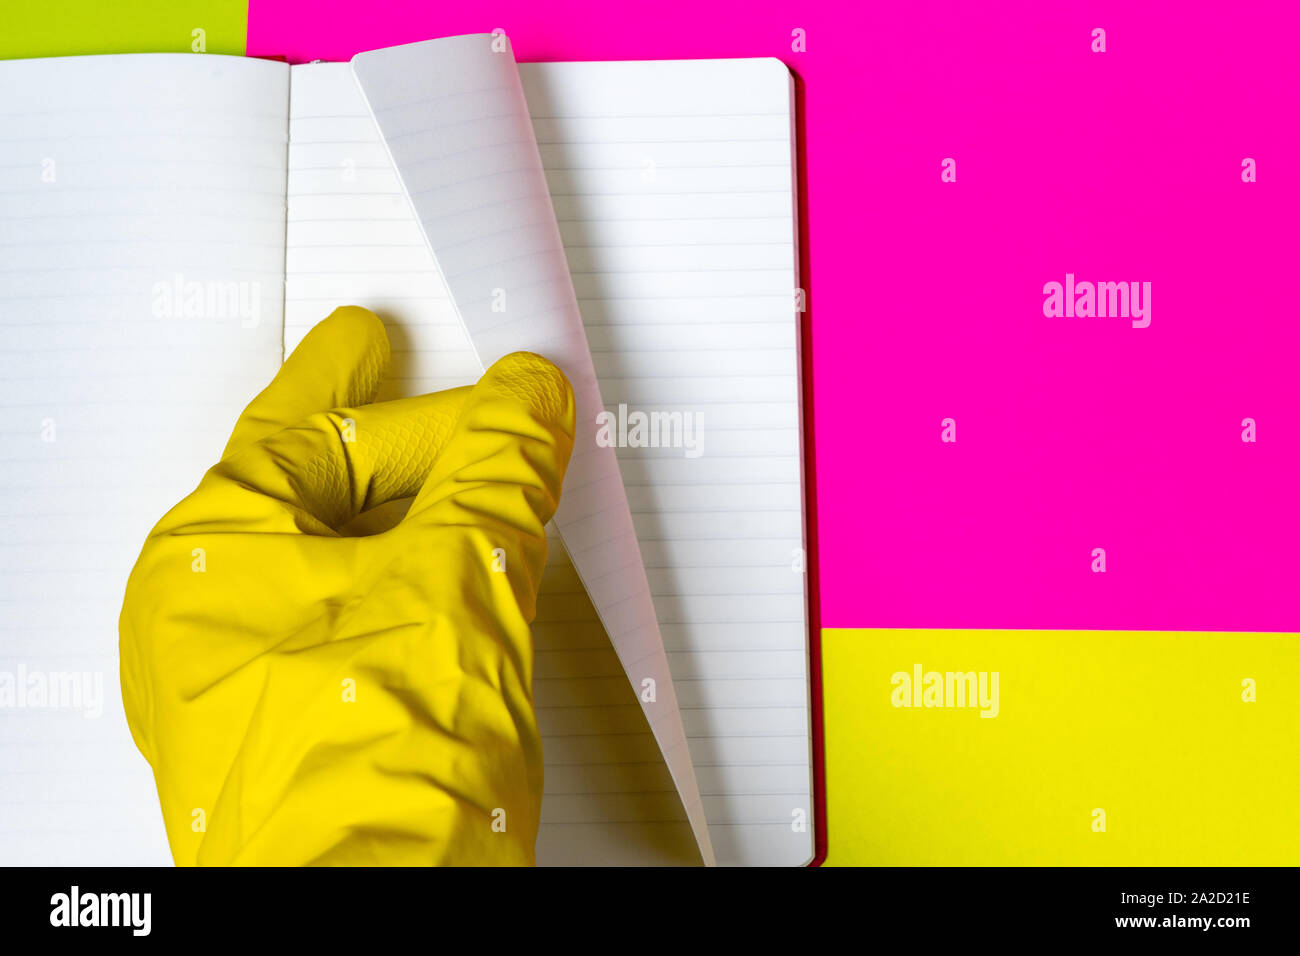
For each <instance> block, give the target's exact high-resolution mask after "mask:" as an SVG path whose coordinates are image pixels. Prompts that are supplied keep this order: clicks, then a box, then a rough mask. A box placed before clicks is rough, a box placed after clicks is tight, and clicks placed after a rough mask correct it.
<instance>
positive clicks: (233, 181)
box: [0, 54, 289, 866]
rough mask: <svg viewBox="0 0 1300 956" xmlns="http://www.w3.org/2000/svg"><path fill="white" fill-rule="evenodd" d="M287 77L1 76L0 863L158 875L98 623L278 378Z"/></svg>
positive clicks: (21, 71) (166, 62) (30, 63)
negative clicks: (158, 530) (163, 525)
mask: <svg viewBox="0 0 1300 956" xmlns="http://www.w3.org/2000/svg"><path fill="white" fill-rule="evenodd" d="M288 77H289V70H288V67H286V66H285V65H283V64H278V63H270V62H266V61H261V60H248V59H244V58H242V57H222V56H193V55H189V54H155V55H139V56H89V57H69V58H60V59H48V60H18V61H10V62H0V102H3V104H4V106H3V110H4V118H3V124H2V129H0V250H3V251H2V252H0V257H2V259H0V323H2V324H3V328H4V335H5V349H4V351H3V353H0V407H2V408H3V410H4V426H3V427H4V432H5V436H6V440H5V441H4V443H3V444H2V445H0V457H2V458H3V481H2V482H0V485H2V487H3V500H4V504H3V507H2V508H0V532H2V533H0V608H3V610H2V611H0V697H3V700H4V705H5V707H4V719H3V720H2V721H0V763H2V764H3V765H4V768H5V773H4V775H3V778H0V781H2V782H0V787H2V790H0V804H3V805H4V810H3V815H2V822H0V861H3V862H4V863H7V864H39V865H45V866H49V865H62V866H71V865H74V864H75V865H86V864H98V865H110V864H112V865H133V864H136V865H142V864H148V865H168V864H169V863H170V862H171V855H170V853H169V852H168V848H167V843H166V836H165V833H164V831H163V826H162V821H161V817H160V814H159V809H158V796H157V793H156V791H155V789H154V783H153V778H152V776H151V774H150V771H149V766H148V764H146V763H145V761H144V760H143V759H141V757H140V755H139V753H137V752H136V750H135V745H134V744H133V743H132V740H131V735H130V733H129V732H128V731H127V728H126V722H125V718H124V715H123V712H122V702H121V693H120V688H119V684H118V668H117V646H118V635H117V619H118V614H119V612H120V610H121V607H122V594H123V590H124V588H125V585H126V579H127V576H128V574H129V573H130V570H131V567H132V565H133V564H134V563H135V559H136V557H137V556H138V554H139V551H140V546H141V544H142V543H143V542H144V539H145V536H146V535H147V534H148V532H149V530H150V528H152V527H153V525H154V524H155V523H156V522H157V521H158V519H159V518H160V517H161V516H162V515H163V514H164V513H165V512H166V511H167V510H168V509H169V508H171V507H172V506H173V505H174V504H176V502H177V501H179V500H180V499H181V498H183V497H184V496H185V495H187V494H189V493H190V492H191V491H192V490H193V489H194V486H195V485H196V484H197V483H198V481H199V479H200V478H201V477H202V475H203V473H204V471H206V470H207V469H208V468H209V467H210V466H211V465H212V464H213V463H214V462H215V461H216V460H217V458H218V457H219V456H220V454H221V449H222V447H223V446H224V444H225V442H226V439H227V438H228V437H229V435H230V430H231V428H232V426H233V424H234V421H235V418H236V417H237V416H238V414H239V412H240V411H241V410H242V408H243V406H244V405H245V404H246V403H247V402H248V401H249V399H251V398H252V397H253V395H255V394H256V393H257V392H258V391H259V390H260V389H261V388H262V387H263V386H265V384H266V383H267V381H269V380H270V378H271V376H272V375H274V374H275V371H276V369H277V368H278V367H279V364H280V348H281V334H282V329H281V308H282V303H283V287H282V283H283V270H284V189H285V158H286V157H285V138H286V130H287V125H288V115H287V110H288ZM38 722H39V724H40V725H41V729H40V730H39V731H37V730H36V729H35V728H36V725H37V723H38Z"/></svg>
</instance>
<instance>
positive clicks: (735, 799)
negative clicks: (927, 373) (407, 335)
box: [519, 60, 813, 865]
mask: <svg viewBox="0 0 1300 956" xmlns="http://www.w3.org/2000/svg"><path fill="white" fill-rule="evenodd" d="M519 72H520V75H521V77H522V81H523V85H524V90H525V93H526V95H527V98H528V105H529V109H530V111H531V114H532V117H533V126H534V129H535V131H536V136H537V142H538V147H539V149H540V151H541V156H542V162H543V165H544V166H545V169H546V175H547V181H548V185H549V188H550V192H551V197H552V201H553V203H554V206H555V212H556V216H557V218H558V220H559V224H560V231H561V235H562V236H563V240H564V246H565V252H566V255H567V257H568V264H569V268H570V270H571V272H572V276H573V283H574V288H575V290H576V292H577V296H578V300H579V304H580V307H581V311H582V316H583V320H584V322H585V324H586V329H587V337H588V340H589V342H590V344H591V351H592V354H593V357H594V359H595V365H596V374H597V376H598V377H599V380H600V387H601V394H602V396H603V398H604V402H605V406H606V408H607V409H608V410H609V411H611V412H613V413H617V411H618V406H619V405H620V404H621V405H624V406H626V408H627V409H628V412H629V413H631V412H633V411H641V412H644V413H647V414H648V413H651V412H660V413H665V412H679V413H682V414H683V415H685V414H688V413H689V414H690V415H692V416H695V417H694V418H693V419H692V420H693V421H695V422H696V424H697V425H701V423H702V425H701V427H700V430H699V435H698V436H697V437H698V441H697V449H695V450H697V451H698V452H699V454H698V457H691V456H690V454H688V452H691V450H690V449H687V448H685V447H659V448H653V447H640V448H638V447H620V448H618V456H619V464H620V468H621V470H622V475H623V481H624V484H625V486H626V488H627V496H628V500H629V502H630V504H631V508H632V512H633V519H634V522H635V526H636V532H637V538H638V540H639V541H640V546H641V554H642V557H643V559H644V561H645V565H646V569H647V574H648V576H649V581H650V587H651V591H652V593H653V596H654V604H655V610H656V612H657V615H658V620H659V624H660V630H661V632H662V634H663V639H664V643H665V645H666V647H667V651H668V657H669V661H670V664H671V667H672V674H673V681H674V683H675V685H676V687H677V696H678V701H679V704H680V706H681V711H682V717H683V721H684V723H685V727H686V733H687V735H688V738H689V742H690V750H691V756H692V760H693V763H694V766H695V772H696V777H697V779H698V781H699V785H700V791H701V794H702V796H703V803H704V809H705V813H706V815H707V818H708V823H709V830H710V835H711V837H712V839H713V846H714V849H715V851H716V853H717V860H718V863H719V864H762V865H782V864H786V865H798V864H803V863H806V862H808V861H809V860H810V859H811V858H812V856H813V829H812V828H813V820H812V801H811V796H810V790H811V784H810V777H811V769H810V768H811V762H810V752H809V723H808V657H807V615H806V602H805V580H804V575H803V573H802V567H803V564H802V549H803V547H804V539H803V495H802V488H801V482H802V478H801V448H800V430H799V422H800V413H799V355H798V324H797V314H796V313H795V311H794V300H793V295H794V290H795V288H796V287H797V286H798V284H799V282H798V278H797V275H796V254H795V244H794V236H795V221H794V212H793V210H794V202H793V195H794V193H793V187H794V181H793V180H794V177H793V163H792V155H793V143H792V135H791V131H792V114H793V108H792V96H791V78H790V74H789V72H788V71H787V70H786V69H785V67H784V66H783V65H782V64H781V63H779V62H778V61H776V60H713V61H708V60H701V61H680V62H642V63H635V62H629V63H546V64H542V63H537V64H521V65H520V67H519ZM684 421H685V419H684V418H683V422H684ZM682 437H683V438H685V436H684V435H683V436H682ZM683 444H684V443H683ZM691 453H693V452H691ZM801 817H802V819H803V820H804V821H806V826H805V827H804V828H803V829H802V830H800V829H799V828H798V827H797V826H796V823H797V821H798V820H799V819H800V818H801Z"/></svg>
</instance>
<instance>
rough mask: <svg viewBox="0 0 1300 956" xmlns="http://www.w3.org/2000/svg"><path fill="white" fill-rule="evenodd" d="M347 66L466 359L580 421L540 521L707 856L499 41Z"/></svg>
mask: <svg viewBox="0 0 1300 956" xmlns="http://www.w3.org/2000/svg"><path fill="white" fill-rule="evenodd" d="M352 68H353V73H354V75H355V76H356V77H357V80H358V83H359V85H360V87H361V91H362V94H363V95H364V96H365V98H366V102H367V105H368V106H369V108H370V112H371V114H372V115H373V116H374V117H375V121H376V123H377V125H378V127H379V130H380V133H381V136H382V138H383V141H384V144H385V146H386V147H387V149H388V152H389V155H390V156H391V157H392V159H393V162H394V166H395V167H396V169H397V171H398V174H399V176H400V177H401V180H402V186H403V189H404V191H405V193H406V195H407V198H408V199H409V200H410V202H411V205H412V207H413V208H414V210H415V215H416V219H417V220H418V221H419V223H420V228H421V232H422V233H423V235H424V238H425V240H426V242H427V243H428V244H429V247H430V248H431V249H432V251H433V258H434V262H435V264H436V266H437V268H438V271H439V274H440V275H441V276H442V277H443V280H444V282H445V283H446V287H447V290H448V292H449V293H450V294H451V298H452V300H453V301H454V303H455V305H456V310H457V313H458V314H459V316H460V318H461V321H462V322H463V323H464V325H465V328H466V330H467V332H468V333H469V337H470V341H471V343H472V344H473V345H474V349H475V351H476V353H477V354H478V355H479V358H480V360H481V361H482V362H483V364H485V365H487V364H490V363H491V362H493V361H495V360H496V359H497V358H498V357H500V356H501V355H504V354H506V353H507V352H511V351H515V350H518V349H527V350H531V351H535V352H539V353H541V354H543V355H546V356H547V357H548V358H550V359H551V360H553V361H554V362H555V363H556V364H557V365H559V366H560V368H562V369H563V370H564V372H565V374H566V375H567V376H568V378H569V381H570V382H571V383H572V385H573V389H574V394H575V396H576V399H577V409H578V423H579V425H578V430H577V435H576V441H575V446H574V451H573V455H572V458H571V459H570V462H569V467H568V472H567V474H566V476H565V482H564V495H563V497H562V499H561V501H560V505H559V509H558V510H557V512H556V515H555V525H556V527H557V528H558V529H559V532H560V536H561V538H562V539H563V540H564V542H565V545H566V548H567V549H568V551H569V554H570V556H571V558H572V561H573V565H574V568H575V569H576V571H577V572H578V574H579V576H580V577H581V578H582V582H583V584H584V586H585V588H586V590H587V593H588V595H589V596H590V597H591V600H592V604H593V605H594V606H595V608H596V610H597V613H598V614H599V615H600V618H601V621H602V622H603V624H604V625H605V630H606V632H607V633H608V634H609V636H610V640H611V642H612V644H613V646H614V649H615V651H616V652H617V653H618V656H619V659H620V660H621V661H622V663H623V667H624V669H625V671H626V672H627V674H628V676H629V678H630V679H631V681H632V684H633V686H634V687H636V688H638V689H639V691H640V692H641V698H640V699H641V702H642V705H643V708H644V710H645V713H646V718H647V720H648V721H649V722H650V726H651V729H652V730H653V731H654V734H655V738H656V740H658V742H659V746H660V749H661V751H662V752H663V755H664V760H665V762H666V763H667V765H668V769H669V772H670V773H671V774H672V777H673V781H674V782H675V783H676V785H677V789H678V792H679V793H680V794H681V799H682V804H683V806H684V807H685V810H686V815H687V819H688V820H689V821H690V822H691V826H692V829H693V831H694V833H695V837H696V841H697V842H698V843H699V846H700V852H701V855H702V856H703V858H704V861H705V862H706V863H712V862H713V852H712V848H711V845H710V842H709V833H708V828H707V826H706V824H705V822H704V817H703V810H702V807H701V804H700V797H699V791H698V788H697V786H696V782H695V775H694V770H693V768H692V766H691V761H690V754H689V750H688V746H687V743H686V739H685V733H684V731H683V727H682V720H681V715H680V713H679V711H678V709H677V701H676V697H675V692H674V689H673V684H672V678H671V675H670V672H669V669H668V662H667V659H666V656H665V654H664V649H663V643H662V640H661V638H660V635H659V629H658V623H657V621H656V619H655V613H654V606H653V603H652V601H651V597H650V592H649V587H648V583H647V580H646V574H645V569H644V567H643V566H642V563H641V556H640V552H639V549H638V547H637V542H636V532H635V528H634V526H633V523H632V518H631V514H630V512H629V510H628V505H627V500H626V496H625V493H624V490H623V484H622V481H621V479H620V476H619V472H618V462H617V458H616V457H615V455H614V454H613V452H612V450H611V449H610V448H607V447H601V446H600V445H598V444H597V442H596V435H595V432H594V429H592V428H590V427H584V423H587V422H592V421H594V418H595V415H596V412H597V410H598V409H600V407H601V400H600V388H599V385H598V383H597V381H596V375H595V370H594V368H593V364H592V359H591V354H590V351H589V349H588V346H587V340H586V335H585V332H584V329H583V326H582V319H581V317H580V315H579V314H578V311H577V304H576V302H575V301H574V295H573V288H572V284H571V282H570V279H569V274H568V268H567V266H566V264H565V259H564V250H563V247H562V245H561V242H560V237H559V234H558V231H557V229H556V223H555V217H554V213H553V212H552V209H551V201H550V196H549V195H548V193H547V189H546V182H545V177H544V175H543V172H542V167H541V163H540V161H539V159H538V154H537V146H536V143H535V141H534V137H533V131H532V128H531V125H530V123H529V118H528V113H527V106H526V103H525V101H524V97H523V93H522V90H521V89H520V85H519V75H518V72H517V71H516V69H515V64H514V59H513V57H512V55H511V54H510V50H509V45H508V42H507V41H506V40H505V37H504V36H487V35H481V36H469V37H452V38H449V39H443V40H432V41H428V42H425V43H415V44H410V45H407V46H402V47H393V48H390V49H387V50H379V51H375V52H372V53H363V54H360V55H359V56H357V57H355V58H354V59H353V61H352Z"/></svg>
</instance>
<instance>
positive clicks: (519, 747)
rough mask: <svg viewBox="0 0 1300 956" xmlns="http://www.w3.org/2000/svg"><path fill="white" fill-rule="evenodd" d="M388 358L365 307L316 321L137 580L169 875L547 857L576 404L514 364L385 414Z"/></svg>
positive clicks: (130, 612)
mask: <svg viewBox="0 0 1300 956" xmlns="http://www.w3.org/2000/svg"><path fill="white" fill-rule="evenodd" d="M388 358H389V349H388V338H387V335H386V333H385V331H384V328H383V325H382V324H381V323H380V321H379V320H378V319H377V318H376V317H375V316H374V315H372V314H371V313H370V312H367V311H366V310H365V309H361V308H357V307H348V308H342V309H338V310H336V311H335V312H334V313H333V314H332V315H331V316H330V317H329V318H328V319H326V320H325V321H323V322H321V323H320V324H319V325H317V326H316V327H315V328H314V329H313V330H312V331H311V332H310V333H309V334H308V335H307V337H306V338H305V339H303V341H302V344H301V345H299V346H298V348H297V349H296V350H295V351H294V353H293V354H292V355H291V356H290V357H289V359H288V361H287V362H285V364H284V366H283V367H282V368H281V370H280V372H279V373H278V374H277V375H276V377H275V380H274V381H273V382H272V383H271V384H270V386H269V387H268V388H267V389H266V390H265V391H264V392H262V393H261V394H260V395H259V396H257V398H255V399H254V400H253V402H252V404H250V405H249V406H248V408H247V409H246V410H245V411H244V413H243V415H242V416H241V417H240V419H239V422H238V423H237V424H236V426H235V431H234V434H233V436H232V437H231V439H230V443H229V445H228V446H227V447H226V450H225V453H224V454H223V455H222V459H221V462H220V463H219V464H217V465H216V466H215V467H213V468H212V469H211V470H210V471H209V472H208V473H207V474H206V475H205V476H204V477H203V480H202V481H201V482H200V484H199V486H198V488H197V489H196V490H195V491H194V492H193V493H192V494H191V495H190V496H189V497H188V498H186V499H185V500H184V501H182V502H181V503H180V504H179V505H177V506H176V507H175V508H173V509H172V510H171V511H170V512H168V513H167V515H166V516H165V517H163V519H162V521H160V522H159V523H158V525H157V527H155V528H154V530H153V531H152V532H151V533H150V535H149V538H148V540H147V541H146V542H145V545H144V550H143V551H142V553H141V555H140V559H139V561H138V562H137V563H136V566H135V569H134V571H133V572H132V573H131V577H130V580H129V582H128V584H127V589H126V599H125V603H124V605H123V608H122V616H121V622H120V637H121V670H122V696H123V700H124V702H125V706H126V715H127V721H128V723H129V725H130V728H131V734H132V736H133V737H134V739H135V742H136V746H138V747H139V748H140V752H141V753H143V754H144V756H145V758H146V759H147V760H148V761H149V763H150V764H151V765H152V766H153V770H154V777H155V779H156V781H157V785H158V795H159V798H160V800H161V803H162V810H163V819H164V821H165V823H166V827H167V838H168V841H169V842H170V844H171V849H172V854H173V856H174V858H175V860H176V862H177V863H178V864H181V865H189V864H201V865H221V864H234V865H258V864H283V865H294V864H403V865H413V864H484V863H491V864H529V863H532V862H533V861H534V855H533V854H534V848H533V845H534V842H535V841H536V837H537V825H538V817H539V814H540V808H541V799H542V751H541V740H540V737H539V734H538V729H537V722H536V718H535V716H534V714H533V706H532V667H533V655H532V642H531V635H530V630H529V624H530V622H531V621H532V618H533V616H534V613H535V608H536V598H537V591H538V587H539V586H540V582H541V574H542V568H543V565H544V563H545V560H546V536H545V532H544V526H545V524H546V522H547V521H549V520H550V518H551V515H552V514H553V513H554V511H555V508H556V505H557V503H558V501H559V495H560V484H561V480H562V479H563V476H564V469H565V467H566V466H567V464H568V460H569V455H570V453H571V451H572V449H573V432H574V401H573V392H572V390H571V389H570V388H569V384H568V382H567V380H566V379H565V378H564V376H563V374H562V373H561V372H560V371H559V369H557V368H556V367H555V366H554V365H552V364H551V363H550V362H548V361H546V360H545V359H543V358H541V357H539V356H537V355H533V354H531V353H526V352H518V353H515V354H513V355H507V356H506V357H505V358H503V359H501V360H500V361H499V362H497V363H496V364H495V365H493V366H492V367H491V368H490V369H488V371H487V372H486V373H485V374H484V376H483V378H482V379H481V380H480V381H479V383H478V384H477V385H475V386H472V387H466V388H457V389H451V390H449V391H445V392H440V393H437V394H433V395H424V396H420V397H418V398H408V399H401V400H398V401H392V402H382V403H378V404H368V403H370V402H372V401H373V399H374V397H375V394H376V391H377V389H378V386H379V381H380V378H381V377H382V375H383V374H384V371H385V369H386V367H387V365H388ZM411 496H415V499H414V502H412V503H410V507H409V511H408V512H407V513H406V514H405V515H404V516H402V514H401V505H400V504H399V505H393V504H392V503H393V502H401V501H402V500H403V499H409V498H410V497H411ZM385 503H388V504H385ZM363 513H365V514H364V515H363ZM359 515H362V518H361V519H358V516H359ZM399 518H400V521H398V520H397V519H399ZM367 522H369V524H370V526H369V527H367V526H366V525H367ZM376 524H377V525H378V526H380V527H387V528H388V530H382V531H380V532H379V533H374V534H369V535H368V536H355V535H356V533H357V532H358V531H374V530H375V526H376Z"/></svg>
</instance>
